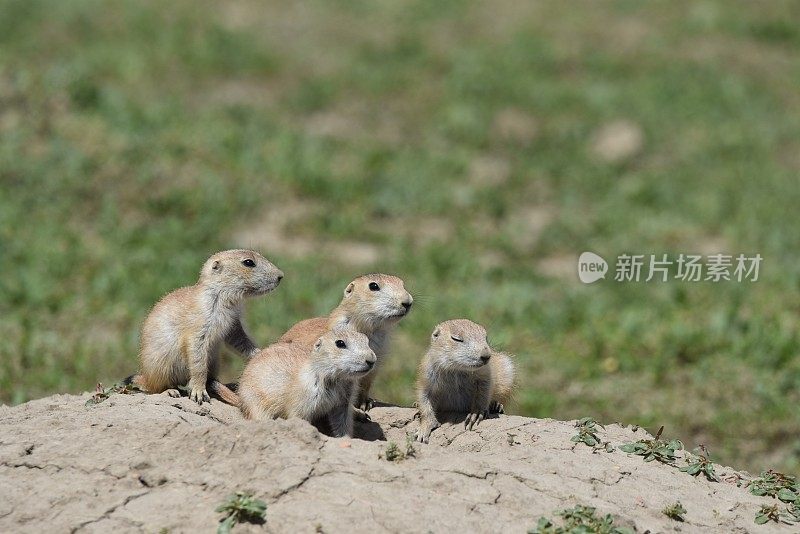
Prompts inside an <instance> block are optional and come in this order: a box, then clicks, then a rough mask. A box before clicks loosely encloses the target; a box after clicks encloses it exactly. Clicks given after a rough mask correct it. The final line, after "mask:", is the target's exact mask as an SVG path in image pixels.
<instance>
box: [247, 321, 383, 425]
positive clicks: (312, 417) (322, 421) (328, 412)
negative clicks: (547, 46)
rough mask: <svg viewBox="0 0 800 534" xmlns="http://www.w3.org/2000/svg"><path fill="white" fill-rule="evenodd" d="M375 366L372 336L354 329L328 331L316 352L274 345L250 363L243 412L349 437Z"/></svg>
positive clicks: (314, 348)
mask: <svg viewBox="0 0 800 534" xmlns="http://www.w3.org/2000/svg"><path fill="white" fill-rule="evenodd" d="M337 342H338V343H339V344H343V345H344V346H343V347H340V346H337ZM375 361H376V358H375V353H374V352H373V351H372V349H370V347H369V339H367V336H365V335H364V334H362V333H360V332H357V331H355V330H353V329H352V328H338V329H335V330H332V331H328V332H326V333H324V334H323V335H322V336H320V337H319V338H318V339H317V340H316V342H315V343H314V344H313V345H311V346H308V345H304V344H300V343H283V342H278V343H275V344H273V345H270V346H269V347H267V348H266V349H264V350H263V351H261V352H260V353H259V354H258V355H256V356H255V357H254V358H253V359H252V360H250V361H249V362H248V363H247V366H246V367H245V369H244V372H243V373H242V378H241V380H240V382H239V398H240V399H241V402H240V404H239V408H240V409H241V411H242V415H244V417H245V418H247V419H256V420H258V419H263V418H268V417H271V418H279V417H280V418H289V417H300V418H302V419H305V420H306V421H309V422H311V423H312V424H314V425H316V426H317V427H318V428H320V427H322V428H326V429H330V431H331V433H332V434H333V435H334V436H350V435H352V433H353V397H354V395H355V387H356V384H357V381H358V379H359V378H362V377H364V376H365V375H367V374H368V373H369V372H370V371H371V369H372V367H373V365H374V363H375Z"/></svg>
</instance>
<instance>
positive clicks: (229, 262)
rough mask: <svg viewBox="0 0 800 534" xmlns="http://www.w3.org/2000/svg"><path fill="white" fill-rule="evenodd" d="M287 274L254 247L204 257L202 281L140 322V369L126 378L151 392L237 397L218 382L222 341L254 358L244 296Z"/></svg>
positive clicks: (199, 398)
mask: <svg viewBox="0 0 800 534" xmlns="http://www.w3.org/2000/svg"><path fill="white" fill-rule="evenodd" d="M282 278H283V272H282V271H281V270H280V269H278V268H277V267H275V266H274V265H273V264H272V263H270V262H269V261H268V260H267V259H266V258H265V257H264V256H262V255H261V254H258V253H257V252H253V251H252V250H225V251H223V252H218V253H216V254H214V255H213V256H211V257H210V258H209V259H208V260H206V262H205V264H203V268H202V269H201V271H200V279H199V280H198V282H197V283H196V284H195V285H193V286H189V287H182V288H180V289H176V290H175V291H173V292H171V293H169V294H168V295H166V296H165V297H163V298H162V299H161V300H160V301H158V303H157V304H156V305H155V306H153V309H152V311H151V312H150V314H149V315H148V316H147V319H145V321H144V325H143V326H142V336H141V337H142V340H141V348H140V352H139V359H140V365H141V368H140V372H139V374H138V375H136V376H133V377H130V378H129V379H126V381H132V382H134V383H136V384H137V385H140V386H142V388H143V389H144V390H145V391H147V392H148V393H161V392H163V391H166V392H167V393H168V394H169V395H170V396H173V397H176V396H178V395H179V393H178V391H177V389H175V388H177V387H178V386H184V385H187V384H188V386H189V389H190V394H189V396H190V397H191V399H192V400H193V401H195V402H197V403H199V404H202V403H203V401H208V400H210V399H209V396H208V393H207V391H206V387H210V389H211V390H212V391H214V392H215V393H216V394H217V395H219V396H220V397H222V398H223V400H225V401H227V402H229V403H233V404H235V403H236V402H237V401H238V399H237V398H236V395H235V394H234V393H233V392H231V391H230V390H229V389H228V388H226V387H225V386H224V385H222V384H221V383H219V382H218V381H217V380H216V374H217V366H218V358H219V349H220V346H221V345H222V343H226V344H227V345H229V346H230V347H231V348H233V349H235V350H236V351H238V352H239V353H240V354H243V355H244V356H245V357H248V358H249V357H250V356H252V355H253V354H255V353H256V352H258V350H259V349H258V347H256V345H255V343H253V341H252V340H251V339H250V337H249V336H248V335H247V333H246V332H245V331H244V328H243V327H242V323H241V315H242V304H243V303H244V299H245V298H246V297H255V296H260V295H264V294H266V293H268V292H270V291H272V290H273V289H275V288H276V287H278V284H279V283H280V281H281V279H282Z"/></svg>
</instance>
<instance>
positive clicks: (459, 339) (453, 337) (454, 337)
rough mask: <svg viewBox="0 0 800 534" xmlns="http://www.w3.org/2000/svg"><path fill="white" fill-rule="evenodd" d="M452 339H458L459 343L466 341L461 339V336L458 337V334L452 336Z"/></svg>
mask: <svg viewBox="0 0 800 534" xmlns="http://www.w3.org/2000/svg"><path fill="white" fill-rule="evenodd" d="M450 339H452V340H453V341H458V342H459V343H463V342H464V340H463V339H461V338H460V337H456V336H450Z"/></svg>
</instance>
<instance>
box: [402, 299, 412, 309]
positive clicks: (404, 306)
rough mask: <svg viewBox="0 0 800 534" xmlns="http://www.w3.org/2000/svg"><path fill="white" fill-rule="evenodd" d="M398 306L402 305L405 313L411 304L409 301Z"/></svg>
mask: <svg viewBox="0 0 800 534" xmlns="http://www.w3.org/2000/svg"><path fill="white" fill-rule="evenodd" d="M400 304H402V305H403V308H405V309H406V311H408V310H410V309H411V304H412V303H411V302H410V301H409V302H401V303H400Z"/></svg>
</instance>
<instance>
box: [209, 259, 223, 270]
mask: <svg viewBox="0 0 800 534" xmlns="http://www.w3.org/2000/svg"><path fill="white" fill-rule="evenodd" d="M211 270H212V271H221V270H222V262H220V261H219V260H214V263H212V264H211Z"/></svg>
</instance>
